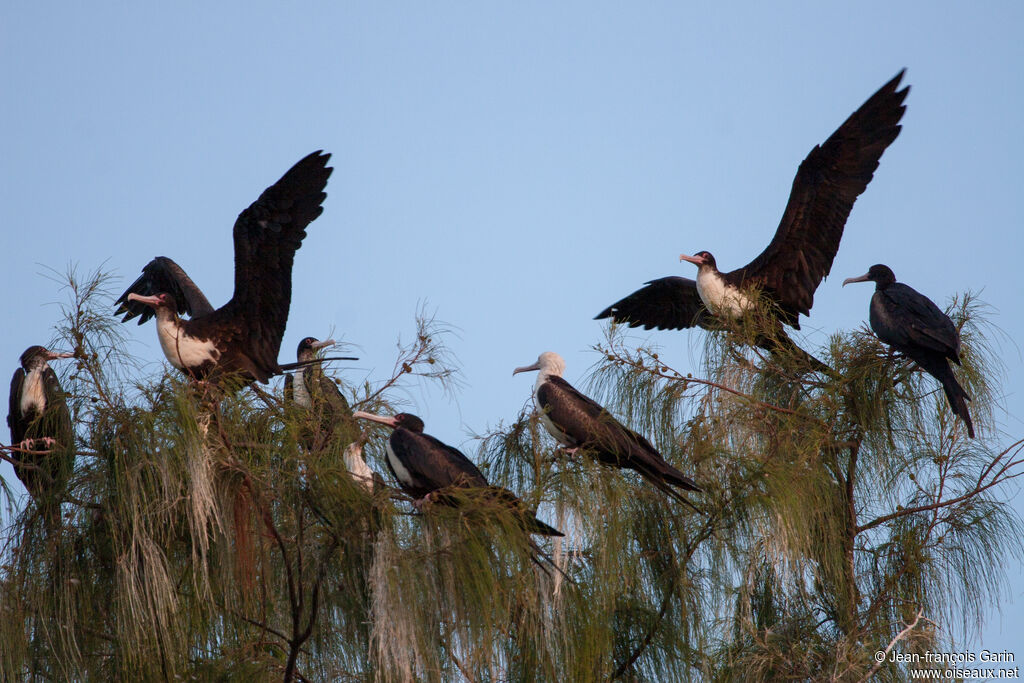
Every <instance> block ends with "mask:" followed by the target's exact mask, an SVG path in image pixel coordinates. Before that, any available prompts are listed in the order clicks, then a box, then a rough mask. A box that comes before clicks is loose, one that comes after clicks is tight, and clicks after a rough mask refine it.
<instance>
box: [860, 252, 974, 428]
mask: <svg viewBox="0 0 1024 683" xmlns="http://www.w3.org/2000/svg"><path fill="white" fill-rule="evenodd" d="M851 282H874V283H875V293H874V294H873V295H872V296H871V309H870V316H869V320H870V322H871V329H872V330H873V331H874V333H875V334H876V335H878V338H879V339H881V340H882V341H883V342H885V343H886V344H888V345H889V346H891V347H892V348H893V349H895V350H897V351H900V352H901V353H903V354H904V355H906V356H907V357H908V358H910V359H911V360H912V361H914V362H915V363H917V364H918V365H920V366H921V367H922V368H923V369H924V371H925V372H927V373H928V374H929V375H931V376H932V377H934V378H935V379H937V380H939V382H940V383H941V384H942V389H943V390H944V391H945V392H946V398H947V399H948V400H949V405H950V407H951V408H952V409H953V412H954V413H955V414H956V415H958V416H960V418H961V419H962V420H963V421H964V424H966V425H967V433H968V434H969V435H970V437H971V438H972V439H973V438H974V423H973V422H971V414H970V412H968V410H967V401H969V400H971V397H970V396H968V395H967V392H966V391H964V388H963V387H962V386H960V383H959V382H957V381H956V377H955V376H954V375H953V368H951V367H950V365H949V361H953V362H954V363H956V364H957V365H960V334H959V333H958V332H957V330H956V326H954V325H953V321H952V320H950V319H949V316H948V315H946V314H945V313H943V312H942V310H940V309H939V307H938V306H936V305H935V303H934V302H933V301H932V300H931V299H929V298H928V297H926V296H925V295H924V294H921V293H920V292H918V291H917V290H916V289H914V288H913V287H909V286H907V285H905V284H903V283H902V282H896V276H895V275H894V274H893V272H892V270H891V269H890V268H889V266H886V265H882V264H881V263H879V264H876V265H873V266H871V268H869V269H868V272H867V273H865V274H864V275H861V276H860V277H851V278H847V279H845V280H843V286H844V287H845V286H846V285H848V284H850V283H851Z"/></svg>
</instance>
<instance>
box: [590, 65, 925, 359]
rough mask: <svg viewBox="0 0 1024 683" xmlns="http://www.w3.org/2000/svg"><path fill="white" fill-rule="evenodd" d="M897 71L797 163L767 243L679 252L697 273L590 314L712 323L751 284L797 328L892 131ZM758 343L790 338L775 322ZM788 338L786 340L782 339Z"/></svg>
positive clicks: (743, 304)
mask: <svg viewBox="0 0 1024 683" xmlns="http://www.w3.org/2000/svg"><path fill="white" fill-rule="evenodd" d="M903 73H904V72H903V71H900V72H899V73H898V74H896V76H895V77H894V78H893V79H892V80H891V81H889V82H888V83H886V84H885V85H883V86H882V87H881V89H879V90H878V92H876V93H875V94H874V95H872V96H871V97H870V98H869V99H868V100H867V102H865V103H864V104H863V105H861V107H860V108H859V109H857V111H855V112H854V113H853V114H851V115H850V117H849V118H848V119H846V121H845V122H844V123H843V124H842V125H841V126H839V128H838V129H837V130H836V131H835V132H834V133H832V135H831V136H829V138H828V139H827V140H826V141H825V142H824V144H821V145H816V146H815V147H814V149H812V150H811V151H810V153H809V154H808V155H807V158H805V159H804V160H803V162H802V163H801V164H800V168H799V169H798V170H797V174H796V178H795V179H794V180H793V187H792V190H791V191H790V195H789V203H788V204H787V205H786V209H785V211H784V212H783V215H782V221H781V222H780V223H779V227H778V228H777V229H776V231H775V237H774V238H773V239H772V241H771V243H770V244H769V245H768V246H767V247H766V248H765V249H764V251H762V252H761V254H760V255H759V256H758V257H757V258H755V259H754V260H753V261H751V262H750V263H748V264H747V265H745V266H743V267H742V268H738V269H736V270H733V271H730V272H727V273H723V272H721V271H719V270H718V266H717V264H716V262H715V258H714V256H712V255H711V253H710V252H707V251H701V252H698V253H697V254H696V255H695V256H688V255H686V254H683V255H682V256H680V260H681V261H689V262H691V263H693V264H695V265H696V266H697V268H698V270H697V279H696V280H691V279H689V278H685V277H664V278H659V279H657V280H651V281H650V282H648V283H647V285H646V286H645V287H643V288H641V289H639V290H637V291H636V292H633V293H632V294H630V295H629V296H627V297H625V298H624V299H622V300H620V301H617V302H615V303H614V304H612V305H611V306H609V307H608V308H606V309H604V310H603V311H601V312H600V313H598V314H597V316H596V319H602V318H612V319H613V320H615V321H616V322H620V323H626V324H628V325H629V326H630V327H637V326H641V325H642V326H643V327H644V329H648V330H649V329H651V328H657V329H659V330H678V329H683V328H688V327H693V326H695V325H696V326H699V327H703V328H705V329H717V328H718V327H720V325H719V324H718V323H717V322H716V316H723V317H729V318H733V319H735V318H739V317H741V316H742V315H743V314H744V313H745V312H746V311H747V310H748V309H749V308H750V307H751V306H752V305H753V301H754V299H755V297H752V296H751V293H752V292H753V291H755V290H756V291H757V292H759V294H760V296H761V297H762V298H763V299H766V300H767V302H768V303H770V304H772V306H773V308H774V309H775V310H777V314H778V318H779V320H781V321H782V322H784V323H786V324H787V325H790V326H792V327H794V328H796V329H800V322H799V315H800V314H801V313H802V314H804V315H810V311H811V306H812V305H813V303H814V292H815V291H816V290H817V288H818V285H819V284H821V281H822V279H824V277H825V276H826V275H828V274H829V271H830V270H831V269H832V261H833V260H834V259H835V256H836V253H837V252H838V250H839V241H840V239H842V236H843V228H844V227H845V225H846V220H847V218H848V217H849V215H850V211H851V209H852V208H853V203H854V201H856V199H857V197H859V196H860V194H861V193H862V192H864V190H865V189H866V188H867V186H868V183H869V182H871V179H872V177H873V175H874V172H875V169H877V168H878V163H879V160H880V159H881V157H882V153H883V152H884V151H885V150H886V148H887V147H888V146H889V145H890V144H891V143H892V142H893V140H895V139H896V136H897V135H899V132H900V128H901V126H900V125H899V122H900V119H901V118H902V117H903V112H904V110H905V109H906V107H905V105H904V104H903V101H904V99H905V98H906V96H907V93H908V92H909V90H910V87H909V86H907V87H905V88H903V89H902V90H898V88H899V85H900V80H901V79H902V78H903ZM773 336H774V337H775V339H772V337H771V336H767V337H763V338H761V339H759V340H758V342H757V343H758V345H759V346H763V347H764V348H767V349H768V350H773V349H774V348H777V345H778V344H779V343H782V344H785V345H786V346H791V345H792V341H791V340H788V337H786V336H785V334H784V333H783V332H782V329H781V327H779V328H778V330H776V331H773ZM787 342H788V343H787Z"/></svg>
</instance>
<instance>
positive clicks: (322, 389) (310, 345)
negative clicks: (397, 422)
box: [284, 337, 352, 448]
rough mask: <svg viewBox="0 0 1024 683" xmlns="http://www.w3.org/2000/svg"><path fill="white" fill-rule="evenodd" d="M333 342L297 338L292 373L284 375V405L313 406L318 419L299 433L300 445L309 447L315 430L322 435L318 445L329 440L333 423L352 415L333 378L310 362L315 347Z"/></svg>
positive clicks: (326, 345) (311, 444)
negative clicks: (295, 357) (309, 428)
mask: <svg viewBox="0 0 1024 683" xmlns="http://www.w3.org/2000/svg"><path fill="white" fill-rule="evenodd" d="M333 345H334V340H333V339H328V340H326V341H319V340H318V339H317V338H316V337H306V338H305V339H303V340H302V341H300V342H299V348H298V351H297V353H296V356H297V360H298V363H297V365H299V367H298V369H297V370H296V371H295V373H294V374H293V375H292V374H287V375H285V376H284V401H285V405H296V406H299V407H300V408H304V409H306V410H307V411H310V410H314V409H315V410H316V417H317V418H318V419H317V420H316V423H315V424H313V425H311V430H310V431H311V433H309V434H304V435H303V442H304V444H303V445H305V446H306V447H307V448H313V446H314V442H315V441H316V438H315V437H316V435H317V434H320V435H322V437H323V438H321V439H320V441H321V443H320V444H319V445H320V447H321V448H322V447H323V446H324V445H326V443H327V442H328V441H330V436H331V434H332V433H333V432H334V429H335V427H336V426H337V425H339V424H340V423H342V422H343V421H345V420H349V419H351V418H352V409H351V408H350V407H349V405H348V400H346V399H345V397H344V396H343V395H342V393H341V391H340V390H339V389H338V387H337V385H336V384H335V383H334V381H333V380H332V379H331V378H330V377H328V376H327V375H325V374H324V370H323V368H322V367H321V366H320V364H319V363H315V362H313V361H314V360H315V359H316V353H317V351H319V350H320V349H323V348H326V347H328V346H333Z"/></svg>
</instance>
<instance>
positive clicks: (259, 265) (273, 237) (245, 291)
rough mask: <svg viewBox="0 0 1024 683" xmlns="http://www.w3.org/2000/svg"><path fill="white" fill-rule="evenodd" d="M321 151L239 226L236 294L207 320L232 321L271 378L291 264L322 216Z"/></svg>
mask: <svg viewBox="0 0 1024 683" xmlns="http://www.w3.org/2000/svg"><path fill="white" fill-rule="evenodd" d="M330 157H331V155H330V154H323V153H322V152H320V151H317V152H313V153H312V154H310V155H308V156H306V157H304V158H303V159H301V160H299V161H298V163H296V164H295V165H294V166H292V167H291V169H289V170H288V172H287V173H285V174H284V175H283V176H282V177H281V179H280V180H278V181H277V182H276V183H274V184H273V185H271V186H270V187H268V188H267V189H266V190H264V191H263V194H261V195H260V197H259V199H257V200H256V201H255V202H253V203H252V205H251V206H250V207H249V208H247V209H246V210H245V211H243V212H242V213H241V214H239V216H238V220H236V221H235V227H234V242H235V291H234V295H233V296H232V297H231V300H230V301H229V302H228V303H226V304H225V305H224V306H223V307H221V308H220V309H218V310H217V311H216V312H214V313H213V314H212V315H211V316H209V317H208V318H207V319H208V320H209V321H210V323H211V324H214V323H217V322H219V321H221V320H231V321H232V322H233V324H234V326H235V327H236V328H237V329H238V330H239V333H242V331H243V330H244V333H245V334H246V335H247V337H248V339H247V353H248V354H249V355H250V358H251V360H252V361H253V362H254V363H255V364H256V366H258V367H259V368H260V369H261V370H263V371H265V372H267V374H275V373H276V372H277V371H278V365H277V356H278V352H279V351H280V349H281V339H282V337H283V336H284V330H285V325H286V324H287V322H288V309H289V307H290V305H291V297H292V264H293V263H294V260H295V252H296V251H297V250H298V249H299V247H300V246H301V245H302V240H303V238H305V236H306V226H308V225H309V224H310V223H311V222H312V221H313V220H314V219H316V217H317V216H319V215H320V214H321V213H322V212H323V207H322V206H321V204H322V203H323V201H324V199H325V198H326V197H327V194H326V193H325V192H324V188H325V187H326V186H327V178H328V177H329V176H330V175H331V171H332V170H333V169H332V168H330V167H328V166H327V161H328V160H329V159H330Z"/></svg>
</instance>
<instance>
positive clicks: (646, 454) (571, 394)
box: [537, 377, 700, 496]
mask: <svg viewBox="0 0 1024 683" xmlns="http://www.w3.org/2000/svg"><path fill="white" fill-rule="evenodd" d="M537 399H538V402H539V403H540V405H541V406H543V409H544V410H545V412H546V414H547V416H548V418H549V419H550V420H551V421H552V422H553V423H554V424H555V425H556V426H557V427H558V428H559V429H560V430H561V431H562V432H564V433H565V434H566V436H568V437H569V438H570V439H571V440H572V441H574V442H575V443H576V444H577V445H579V446H580V447H582V448H584V449H586V450H589V451H590V452H592V453H593V454H594V456H595V457H596V458H597V459H598V460H599V461H601V462H603V463H605V464H608V465H613V466H615V467H628V468H630V469H633V470H636V471H637V472H639V473H640V474H641V475H643V477H644V478H645V479H647V480H649V481H651V482H652V483H654V484H655V486H657V487H658V488H660V489H662V490H664V491H666V492H667V493H670V494H672V495H674V496H676V495H677V494H675V492H673V491H672V490H671V489H669V488H668V487H667V486H666V484H672V485H673V486H678V487H679V488H683V489H687V490H690V491H700V487H699V486H697V484H696V483H694V481H693V480H692V479H690V478H689V477H687V476H686V475H684V474H683V473H682V472H680V471H679V470H678V469H676V468H675V467H672V465H670V464H668V463H667V462H665V459H664V458H663V457H662V456H661V454H660V453H659V452H658V451H657V449H655V448H654V446H653V445H652V444H651V442H650V441H648V440H647V439H646V438H644V437H643V436H641V435H640V434H637V433H636V432H634V431H633V430H632V429H629V428H628V427H626V426H624V425H623V424H622V423H620V422H619V421H618V420H616V419H615V418H614V417H612V415H611V413H609V412H608V411H607V410H605V409H604V408H603V407H601V405H600V404H598V403H597V402H596V401H594V400H592V399H590V398H588V397H587V396H584V395H583V394H581V393H580V392H579V391H577V390H576V389H575V388H574V387H573V386H572V385H571V384H569V383H568V382H566V381H565V380H564V379H562V378H561V377H549V378H548V379H547V381H545V382H544V383H542V384H541V385H540V387H538V389H537Z"/></svg>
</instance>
